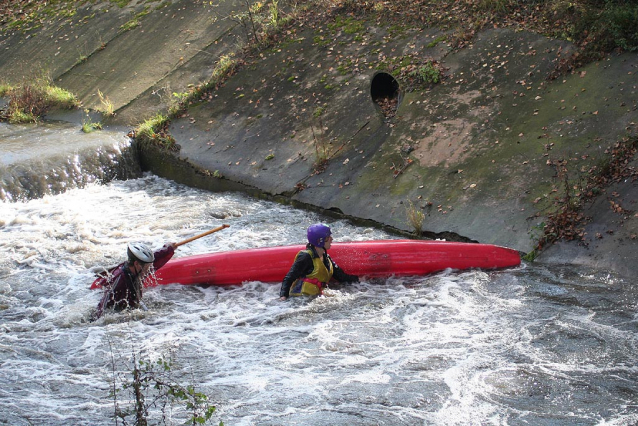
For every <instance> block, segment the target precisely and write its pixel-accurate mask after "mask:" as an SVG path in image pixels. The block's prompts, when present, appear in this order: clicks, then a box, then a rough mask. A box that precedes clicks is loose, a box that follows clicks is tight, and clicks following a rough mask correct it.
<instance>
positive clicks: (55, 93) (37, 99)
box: [0, 78, 79, 124]
mask: <svg viewBox="0 0 638 426" xmlns="http://www.w3.org/2000/svg"><path fill="white" fill-rule="evenodd" d="M1 87H2V88H1V89H0V92H1V93H2V96H3V97H8V98H9V106H8V108H7V111H6V112H5V116H4V117H2V118H3V119H6V120H7V121H8V122H10V123H13V124H15V123H35V122H37V121H38V120H39V119H40V118H41V117H42V116H43V115H44V114H46V113H47V111H50V110H52V109H73V108H77V107H78V106H79V102H78V100H77V98H76V97H75V95H73V94H72V93H70V92H68V91H66V90H64V89H61V88H59V87H57V86H54V85H52V84H51V82H50V80H48V79H47V78H38V79H36V80H35V81H31V82H25V83H22V84H21V85H19V86H15V87H13V86H9V85H2V86H1Z"/></svg>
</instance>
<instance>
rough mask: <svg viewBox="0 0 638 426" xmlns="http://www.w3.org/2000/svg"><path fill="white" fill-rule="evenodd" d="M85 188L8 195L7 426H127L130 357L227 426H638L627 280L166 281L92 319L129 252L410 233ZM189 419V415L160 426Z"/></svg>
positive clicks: (1, 243) (1, 257) (149, 188)
mask: <svg viewBox="0 0 638 426" xmlns="http://www.w3.org/2000/svg"><path fill="white" fill-rule="evenodd" d="M70 186H72V187H71V188H70V189H67V190H65V191H62V192H58V191H52V193H50V194H48V195H44V196H43V197H41V198H37V199H30V200H22V201H18V202H12V201H7V200H5V201H2V202H0V232H1V233H2V239H1V240H0V336H2V337H1V339H0V424H7V425H12V426H21V425H65V426H66V425H93V426H94V425H114V424H124V423H122V420H118V421H117V422H116V420H115V418H114V413H115V408H114V407H115V406H116V405H117V406H118V407H119V408H120V409H127V408H130V407H131V393H130V389H125V388H124V387H123V384H124V383H125V382H126V381H127V380H129V381H130V380H131V377H130V376H131V371H132V366H133V359H134V358H135V359H136V360H144V361H149V362H155V361H157V360H161V359H165V360H166V359H170V360H171V362H172V364H171V366H170V368H169V369H168V374H169V375H170V378H171V380H173V381H174V382H176V383H180V384H182V385H184V386H188V385H193V386H194V387H195V388H196V390H197V391H198V392H202V393H204V394H206V395H208V397H209V398H210V402H211V403H212V404H214V405H215V406H216V407H217V411H216V412H215V414H214V415H213V419H214V420H215V422H214V424H217V423H218V422H219V421H220V420H221V421H223V422H224V424H225V425H245V426H247V425H309V426H315V425H337V424H339V425H361V426H363V425H366V426H368V425H459V426H461V425H627V426H629V425H635V424H637V423H638V383H637V381H636V377H638V371H637V370H638V366H637V365H638V362H637V361H638V334H637V332H638V314H637V307H638V297H637V296H638V290H637V289H636V287H635V283H634V282H630V281H629V280H627V279H621V278H619V277H616V276H614V275H613V274H611V273H607V272H604V271H589V270H586V269H583V268H582V267H578V268H576V267H568V266H564V267H559V266H543V265H528V264H525V265H523V266H521V267H518V268H514V269H509V270H502V271H491V272H484V271H468V272H455V271H445V272H443V273H439V274H436V275H432V276H427V277H411V278H401V279H399V278H388V279H374V280H371V279H365V278H364V279H362V281H361V282H360V283H358V284H354V285H348V286H340V285H335V286H333V288H332V289H331V290H330V291H328V292H327V294H326V295H325V296H322V297H319V298H316V299H294V300H290V301H287V302H281V301H279V300H278V291H279V285H277V284H266V283H260V282H248V283H244V285H242V286H241V287H230V288H215V287H203V286H181V285H177V284H171V285H163V286H158V287H153V288H149V289H147V290H146V292H145V297H144V299H145V302H146V305H147V307H148V310H146V311H144V310H134V311H131V312H128V313H123V314H108V315H105V316H104V317H102V318H101V319H99V320H98V321H95V322H90V321H89V318H90V315H91V313H92V311H93V309H94V308H95V306H96V304H97V302H98V300H99V298H100V292H99V291H92V290H89V285H90V283H91V282H92V280H93V274H92V272H91V270H92V268H94V267H95V266H98V265H110V264H115V263H118V262H120V261H122V260H124V254H125V247H126V242H127V241H130V240H139V241H144V242H146V243H148V244H149V245H151V246H152V247H154V248H159V247H160V246H161V245H162V244H164V243H165V242H167V241H179V240H183V239H185V238H188V237H190V236H193V235H196V234H198V233H200V232H203V231H206V230H208V229H211V228H213V227H216V226H219V225H221V224H223V223H227V224H229V225H230V227H229V228H228V229H225V230H223V231H220V232H217V233H215V234H213V235H210V236H208V237H204V238H202V239H199V240H196V241H194V242H192V243H190V244H187V245H184V246H182V247H180V248H179V249H178V251H177V254H176V256H186V255H190V254H197V253H205V252H212V251H222V250H234V249H244V248H252V247H264V246H273V245H281V244H298V243H301V242H303V241H304V239H305V229H306V227H307V226H308V225H309V224H311V223H314V222H318V221H324V222H327V223H329V224H330V226H331V227H332V230H333V235H334V237H335V240H336V241H345V240H372V239H383V238H398V237H397V236H393V235H390V234H388V233H386V232H384V231H381V230H378V229H372V228H366V227H361V226H357V225H355V224H352V223H350V222H348V221H344V220H335V219H332V218H328V217H322V216H320V215H318V214H315V213H309V212H305V211H301V210H296V209H294V208H291V207H287V206H282V205H279V204H275V203H271V202H266V201H262V200H256V199H252V198H249V197H247V196H245V195H242V194H237V193H209V192H204V191H200V190H197V189H192V188H188V187H185V186H182V185H178V184H176V183H174V182H172V181H168V180H165V179H161V178H159V177H156V176H153V175H148V174H143V175H140V176H139V177H136V178H131V179H128V180H121V179H115V180H112V181H110V182H108V183H99V182H97V181H95V182H94V181H87V182H83V183H82V184H81V185H70ZM291 261H292V259H291ZM114 387H115V388H116V389H117V390H118V393H117V395H116V396H115V397H113V396H112V394H111V391H112V389H113V388H114ZM187 415H188V414H187V413H185V412H184V410H183V409H182V408H181V406H180V405H179V404H175V405H173V406H169V407H165V408H164V409H161V407H156V408H154V409H152V410H151V411H150V412H149V419H150V424H182V423H183V422H184V420H185V419H186V417H187ZM162 416H164V417H162ZM127 421H128V424H133V419H132V417H130V416H129V417H128V418H127ZM162 422H164V423H162Z"/></svg>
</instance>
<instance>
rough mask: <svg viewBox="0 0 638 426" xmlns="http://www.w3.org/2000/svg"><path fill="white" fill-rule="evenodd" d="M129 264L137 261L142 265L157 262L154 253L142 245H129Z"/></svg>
mask: <svg viewBox="0 0 638 426" xmlns="http://www.w3.org/2000/svg"><path fill="white" fill-rule="evenodd" d="M126 252H127V253H128V260H129V262H131V263H133V262H135V261H136V260H137V261H139V262H142V263H151V262H153V261H154V260H155V255H153V251H152V250H151V249H150V248H148V246H146V245H145V244H142V243H129V244H128V248H127V251H126Z"/></svg>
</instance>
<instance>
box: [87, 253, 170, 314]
mask: <svg viewBox="0 0 638 426" xmlns="http://www.w3.org/2000/svg"><path fill="white" fill-rule="evenodd" d="M175 247H176V245H175V243H168V244H165V245H164V247H162V248H161V249H159V250H158V251H156V252H154V253H153V251H152V250H151V249H150V248H148V246H146V245H144V244H142V243H129V244H128V247H127V250H126V252H127V254H128V261H126V262H124V263H123V264H121V265H119V266H117V267H115V268H114V269H112V270H111V271H109V272H108V273H107V274H105V275H103V276H102V278H101V279H102V280H103V283H101V284H102V287H103V288H104V294H103V296H102V299H101V300H100V303H98V305H97V312H96V313H95V315H94V319H98V318H100V317H101V316H102V314H104V311H105V310H106V309H113V310H115V311H121V310H124V309H134V308H138V307H139V306H140V303H141V302H142V287H143V283H144V279H145V278H146V277H147V276H148V274H149V271H150V270H151V267H152V268H153V269H155V270H157V269H159V268H161V267H162V266H164V265H165V264H166V262H168V261H169V260H170V259H171V257H173V254H175Z"/></svg>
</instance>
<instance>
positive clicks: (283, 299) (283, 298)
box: [279, 296, 288, 302]
mask: <svg viewBox="0 0 638 426" xmlns="http://www.w3.org/2000/svg"><path fill="white" fill-rule="evenodd" d="M279 300H281V301H282V302H285V301H286V300H288V298H287V297H286V296H281V297H280V298H279Z"/></svg>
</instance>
